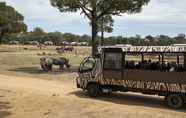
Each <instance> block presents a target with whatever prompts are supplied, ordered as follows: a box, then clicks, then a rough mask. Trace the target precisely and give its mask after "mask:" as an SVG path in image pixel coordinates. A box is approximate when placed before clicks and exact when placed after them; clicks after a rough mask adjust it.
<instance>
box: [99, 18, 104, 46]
mask: <svg viewBox="0 0 186 118" xmlns="http://www.w3.org/2000/svg"><path fill="white" fill-rule="evenodd" d="M103 43H104V19H103V18H102V23H101V40H100V46H103Z"/></svg>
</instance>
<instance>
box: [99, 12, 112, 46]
mask: <svg viewBox="0 0 186 118" xmlns="http://www.w3.org/2000/svg"><path fill="white" fill-rule="evenodd" d="M113 23H114V19H113V18H112V16H111V15H106V16H104V17H102V18H101V19H100V20H99V21H98V23H97V24H98V31H99V32H101V40H100V41H99V45H100V46H103V45H104V32H107V33H111V32H113V26H114V24H113Z"/></svg>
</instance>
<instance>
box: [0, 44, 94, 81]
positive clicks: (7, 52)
mask: <svg viewBox="0 0 186 118" xmlns="http://www.w3.org/2000/svg"><path fill="white" fill-rule="evenodd" d="M55 49H56V47H54V46H51V47H45V48H44V49H39V48H37V47H36V46H18V45H11V46H8V45H2V46H0V74H5V75H9V74H11V75H16V76H29V77H38V78H46V79H51V78H62V77H63V76H64V73H65V72H69V71H63V72H59V71H58V69H57V68H58V67H56V69H55V71H54V72H50V73H45V72H43V71H42V70H41V68H40V58H41V57H43V56H45V55H42V54H43V53H45V54H46V55H47V56H52V57H66V58H68V59H69V60H70V64H71V65H72V69H71V70H70V72H71V71H74V69H77V68H78V66H79V64H80V62H81V60H82V59H83V58H84V57H86V56H88V55H89V54H90V48H88V47H75V50H74V51H73V52H68V53H64V54H58V53H57V52H56V50H55Z"/></svg>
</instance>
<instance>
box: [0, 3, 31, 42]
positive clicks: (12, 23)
mask: <svg viewBox="0 0 186 118" xmlns="http://www.w3.org/2000/svg"><path fill="white" fill-rule="evenodd" d="M23 21H24V17H23V16H22V15H21V14H20V13H18V12H17V11H16V10H15V9H14V8H13V7H11V6H9V5H6V3H5V2H0V44H1V43H2V38H3V36H4V34H5V33H18V32H24V31H26V30H27V26H26V24H25V23H24V22H23Z"/></svg>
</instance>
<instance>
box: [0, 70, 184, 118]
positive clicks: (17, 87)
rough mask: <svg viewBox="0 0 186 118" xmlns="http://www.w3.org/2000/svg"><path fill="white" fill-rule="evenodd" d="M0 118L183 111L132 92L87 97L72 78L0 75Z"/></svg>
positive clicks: (133, 116) (133, 117) (169, 115)
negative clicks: (53, 78) (56, 78)
mask: <svg viewBox="0 0 186 118" xmlns="http://www.w3.org/2000/svg"><path fill="white" fill-rule="evenodd" d="M68 76H70V77H71V78H75V76H76V74H75V73H72V74H69V75H68ZM0 118H186V109H185V108H183V109H181V110H174V109H170V108H169V107H167V106H166V103H165V102H164V101H163V98H160V97H156V96H144V95H141V94H133V93H114V94H112V95H110V96H103V97H100V98H96V99H93V98H89V97H88V96H87V94H86V93H85V92H83V91H81V90H79V89H77V88H76V84H75V80H74V79H64V80H62V81H58V80H44V79H37V78H29V77H16V76H11V75H9V76H8V75H0Z"/></svg>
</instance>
